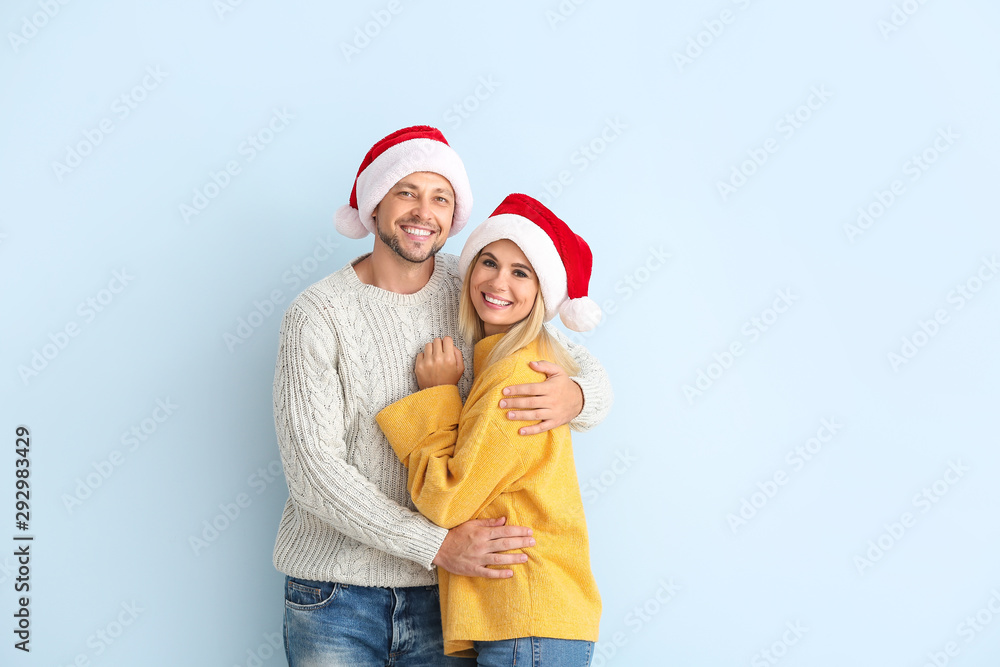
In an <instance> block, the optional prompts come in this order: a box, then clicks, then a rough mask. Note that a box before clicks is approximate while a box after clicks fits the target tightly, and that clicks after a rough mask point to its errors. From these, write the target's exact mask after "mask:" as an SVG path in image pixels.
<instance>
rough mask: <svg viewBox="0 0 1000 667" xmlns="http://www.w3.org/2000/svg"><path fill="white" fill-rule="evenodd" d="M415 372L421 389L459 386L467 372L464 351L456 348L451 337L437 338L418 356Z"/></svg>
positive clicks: (414, 367)
mask: <svg viewBox="0 0 1000 667" xmlns="http://www.w3.org/2000/svg"><path fill="white" fill-rule="evenodd" d="M413 370H414V372H415V373H416V374H417V386H418V387H420V388H421V389H429V388H430V387H436V386H438V385H440V384H458V381H459V380H461V379H462V373H464V372H465V363H464V362H463V361H462V351H461V350H459V349H458V348H457V347H455V344H454V342H452V340H451V336H445V337H444V338H435V339H434V340H432V341H431V342H429V343H427V345H425V346H424V351H423V352H421V353H419V354H418V355H417V362H416V363H415V364H414V366H413Z"/></svg>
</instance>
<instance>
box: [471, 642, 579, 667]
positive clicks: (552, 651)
mask: <svg viewBox="0 0 1000 667" xmlns="http://www.w3.org/2000/svg"><path fill="white" fill-rule="evenodd" d="M472 645H473V647H474V648H475V649H476V651H477V652H478V653H479V665H480V667H512V666H513V665H517V667H522V666H523V667H587V665H589V664H590V659H591V657H593V654H594V642H585V641H580V640H575V639H549V638H548V637H520V638H518V639H505V640H503V641H496V642H473V643H472Z"/></svg>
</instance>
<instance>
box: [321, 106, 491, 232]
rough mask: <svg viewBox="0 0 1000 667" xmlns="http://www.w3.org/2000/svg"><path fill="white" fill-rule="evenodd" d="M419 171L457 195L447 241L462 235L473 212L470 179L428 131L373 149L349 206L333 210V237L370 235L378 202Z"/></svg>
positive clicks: (407, 131)
mask: <svg viewBox="0 0 1000 667" xmlns="http://www.w3.org/2000/svg"><path fill="white" fill-rule="evenodd" d="M418 171H430V172H434V173H435V174H440V175H441V176H444V177H445V178H447V179H448V182H449V183H451V187H452V189H453V190H454V191H455V216H454V218H453V220H452V223H451V232H450V233H449V234H448V236H454V235H455V234H457V233H458V232H460V231H461V230H462V227H464V226H465V223H466V222H468V221H469V214H470V213H471V212H472V188H470V187H469V177H468V175H467V174H466V173H465V165H463V164H462V159H461V158H459V157H458V153H456V152H455V150H454V149H453V148H452V147H451V146H449V145H448V142H447V140H445V138H444V135H443V134H441V131H440V130H437V129H435V128H433V127H428V126H427V125H415V126H413V127H407V128H404V129H402V130H399V131H397V132H393V133H392V134H390V135H389V136H387V137H386V138H384V139H382V140H381V141H379V142H378V143H377V144H375V145H374V146H372V149H371V150H370V151H368V154H367V155H365V159H364V161H362V163H361V168H360V169H358V175H357V178H355V179H354V188H353V189H352V190H351V200H350V204H348V205H347V206H341V207H340V208H339V209H337V215H336V216H335V217H334V220H335V221H336V223H337V231H338V232H340V233H341V234H343V235H344V236H347V237H348V238H352V239H360V238H364V237H365V236H367V235H368V234H369V233H372V234H374V233H375V221H374V220H373V219H372V213H374V211H375V208H376V207H377V206H378V204H379V202H380V201H382V198H383V197H385V195H386V193H388V192H389V190H391V189H392V187H393V186H394V185H396V183H398V182H399V181H400V179H402V178H403V177H405V176H409V175H410V174H413V173H415V172H418Z"/></svg>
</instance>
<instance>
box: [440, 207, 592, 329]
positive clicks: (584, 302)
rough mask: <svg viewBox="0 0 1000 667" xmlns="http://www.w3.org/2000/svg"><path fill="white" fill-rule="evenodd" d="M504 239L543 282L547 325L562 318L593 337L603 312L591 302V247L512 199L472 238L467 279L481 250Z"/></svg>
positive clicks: (543, 211)
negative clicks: (588, 288) (589, 284)
mask: <svg viewBox="0 0 1000 667" xmlns="http://www.w3.org/2000/svg"><path fill="white" fill-rule="evenodd" d="M500 239H510V240H511V241H513V242H514V243H516V244H517V245H518V247H519V248H521V252H523V253H524V255H525V257H527V258H528V261H529V262H531V266H532V268H534V270H535V275H537V276H538V283H539V287H540V288H541V290H542V300H543V301H544V302H545V321H546V322H547V321H549V320H551V319H552V318H553V317H555V316H556V314H557V313H558V314H559V317H560V319H561V320H562V321H563V324H565V325H566V326H567V327H569V328H570V329H572V330H573V331H588V330H590V329H593V328H594V327H595V326H597V324H598V323H599V322H600V321H601V308H600V306H598V305H597V303H596V302H595V301H594V300H593V299H591V298H590V297H589V296H587V284H588V283H589V282H590V272H591V268H592V266H593V263H594V258H593V254H592V253H591V252H590V246H589V245H587V242H586V241H584V240H583V239H582V238H580V237H579V236H577V235H576V234H574V233H573V230H571V229H570V228H569V227H568V226H567V225H566V223H565V222H563V221H562V220H560V219H559V218H557V217H556V215H555V214H554V213H553V212H552V211H550V210H549V209H547V208H545V206H544V205H542V203H541V202H539V201H538V200H536V199H533V198H531V197H529V196H528V195H522V194H512V195H507V198H506V199H504V200H503V202H502V203H501V204H500V205H499V206H497V209H496V210H495V211H493V214H492V215H490V217H489V218H488V219H487V220H486V221H485V222H483V223H482V224H481V225H479V226H478V227H476V228H475V229H474V230H473V231H472V233H471V234H470V235H469V239H468V240H467V241H466V242H465V247H464V248H463V249H462V256H461V257H460V258H459V260H458V269H459V274H460V275H462V276H464V275H465V274H466V271H468V269H469V265H470V264H471V263H472V260H473V259H475V257H476V255H477V254H478V253H479V251H480V250H482V249H483V248H485V247H486V246H488V245H489V244H491V243H493V242H494V241H499V240H500Z"/></svg>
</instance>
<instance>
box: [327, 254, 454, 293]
mask: <svg viewBox="0 0 1000 667" xmlns="http://www.w3.org/2000/svg"><path fill="white" fill-rule="evenodd" d="M370 254H371V253H370V252H369V253H365V254H364V255H361V256H360V257H356V258H355V259H353V260H351V262H350V263H349V264H348V265H347V266H345V267H344V268H343V269H341V270H340V272H339V273H340V275H341V276H342V278H343V280H344V283H345V284H346V285H347V287H348V288H349V289H351V290H354V291H356V292H358V293H359V294H362V295H363V296H364V297H365V298H368V299H374V300H376V301H381V302H383V303H387V304H391V305H398V306H414V305H418V304H423V303H426V302H427V301H428V300H430V299H433V298H436V297H437V296H438V294H439V292H440V289H441V286H442V285H443V284H445V282H446V281H447V280H448V268H447V261H448V259H447V257H442V256H441V253H438V255H436V256H435V257H434V260H433V261H434V272H433V273H432V274H431V277H430V280H428V281H427V284H426V285H424V286H423V287H421V288H420V289H419V290H418V291H416V292H414V293H413V294H397V293H396V292H390V291H389V290H384V289H382V288H380V287H375V286H374V285H367V284H365V283H363V282H361V279H360V278H358V274H357V273H356V272H355V271H354V265H355V264H357V263H358V262H360V261H361V260H363V259H364V258H365V257H368V255H370Z"/></svg>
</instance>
